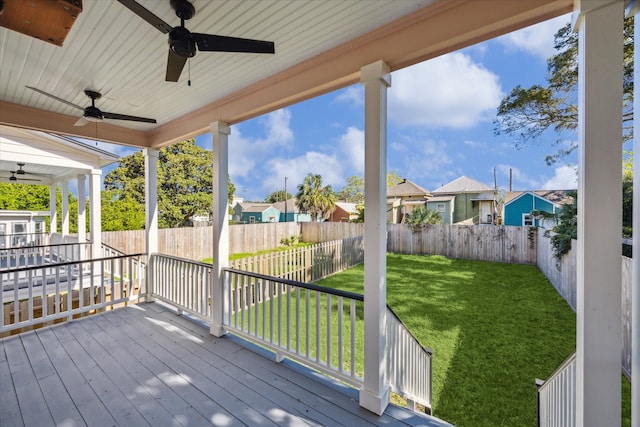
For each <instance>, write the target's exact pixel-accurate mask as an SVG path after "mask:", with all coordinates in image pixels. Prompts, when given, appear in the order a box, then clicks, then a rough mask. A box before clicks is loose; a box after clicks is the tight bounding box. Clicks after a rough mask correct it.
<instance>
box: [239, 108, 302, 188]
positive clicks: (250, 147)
mask: <svg viewBox="0 0 640 427" xmlns="http://www.w3.org/2000/svg"><path fill="white" fill-rule="evenodd" d="M290 121H291V112H290V111H289V110H286V109H283V110H277V111H274V112H273V113H270V114H267V115H266V116H265V117H263V118H262V119H261V120H260V123H262V124H263V125H264V126H265V133H266V137H264V138H245V137H244V136H243V135H242V133H241V127H240V126H238V127H235V128H234V129H233V130H232V132H231V135H229V175H231V178H232V179H237V178H240V177H242V178H247V177H248V176H249V175H250V174H251V173H252V172H253V169H254V168H255V167H256V165H257V164H258V162H262V161H263V160H264V158H265V157H266V156H267V155H268V154H271V153H273V152H274V150H276V149H281V148H288V147H290V146H291V144H292V143H293V140H294V134H293V131H292V130H291V127H290V125H289V124H290Z"/></svg>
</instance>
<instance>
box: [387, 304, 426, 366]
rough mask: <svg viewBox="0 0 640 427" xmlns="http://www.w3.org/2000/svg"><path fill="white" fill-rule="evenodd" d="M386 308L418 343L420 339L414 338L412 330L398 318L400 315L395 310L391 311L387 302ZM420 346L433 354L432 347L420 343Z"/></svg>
mask: <svg viewBox="0 0 640 427" xmlns="http://www.w3.org/2000/svg"><path fill="white" fill-rule="evenodd" d="M387 310H389V313H391V314H392V315H393V317H395V318H396V320H397V321H398V322H400V324H401V325H402V326H403V327H404V328H405V329H406V330H407V332H408V333H409V335H410V336H411V338H413V340H414V341H415V342H417V343H418V344H420V341H419V340H418V338H416V336H415V335H414V334H413V332H411V329H409V328H408V327H407V325H405V323H404V322H403V321H402V319H400V317H399V316H398V315H397V314H396V312H395V311H393V309H392V308H391V306H389V304H387ZM420 347H422V349H423V350H424V351H425V352H426V353H429V354H431V355H432V354H433V349H432V348H429V347H425V346H423V345H422V344H420Z"/></svg>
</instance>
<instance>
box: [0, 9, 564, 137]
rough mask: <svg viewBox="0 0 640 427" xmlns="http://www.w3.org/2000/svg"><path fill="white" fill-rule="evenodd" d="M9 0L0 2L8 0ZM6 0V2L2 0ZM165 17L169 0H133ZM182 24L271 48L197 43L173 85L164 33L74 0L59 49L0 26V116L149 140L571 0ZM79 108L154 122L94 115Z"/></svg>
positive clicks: (469, 38) (251, 16) (234, 117)
mask: <svg viewBox="0 0 640 427" xmlns="http://www.w3.org/2000/svg"><path fill="white" fill-rule="evenodd" d="M10 1H12V0H5V2H10ZM13 1H15V0H13ZM138 1H139V3H140V4H142V5H143V6H144V7H146V8H147V9H149V10H151V11H152V12H153V13H154V14H156V15H157V16H159V17H160V18H162V19H163V20H164V21H166V22H167V23H169V24H171V25H178V22H177V18H176V16H175V14H174V13H173V11H172V10H171V8H170V6H169V1H162V2H160V1H157V0H138ZM193 3H194V6H195V7H196V10H197V13H196V15H195V16H194V17H193V18H192V19H191V20H189V21H187V22H186V26H187V28H189V29H190V30H192V31H194V32H200V33H212V34H219V35H228V36H235V37H244V38H255V39H263V40H272V41H274V42H275V48H276V54H275V55H257V54H237V53H235V54H234V53H210V52H199V53H198V54H197V55H196V56H195V57H194V58H192V60H191V62H190V64H191V81H192V85H191V86H188V85H187V79H188V70H189V65H187V66H185V70H184V72H183V75H182V76H181V78H180V81H179V82H178V83H169V82H165V81H164V73H165V67H166V61H167V51H168V45H167V36H166V35H163V34H161V33H160V32H159V31H157V30H155V29H154V28H153V27H151V25H149V24H147V23H146V22H144V21H143V20H142V19H141V18H139V17H138V16H136V15H134V14H133V13H132V12H131V11H129V10H128V9H126V8H125V7H124V6H123V5H121V4H120V3H118V2H116V1H104V0H84V1H83V11H82V13H81V14H80V15H79V16H78V18H77V22H76V23H75V24H74V26H73V27H72V29H71V31H70V33H69V35H68V37H67V38H66V41H65V42H64V46H63V47H57V46H54V45H52V44H49V43H45V42H43V41H41V40H37V39H34V38H31V37H28V36H26V35H23V34H19V33H17V32H14V31H11V30H8V29H5V28H0V124H7V125H12V126H18V127H27V128H32V129H38V130H45V131H50V132H54V133H61V134H67V135H74V136H79V137H86V138H98V139H101V140H104V141H110V142H114V143H119V144H126V145H133V146H139V147H161V146H164V145H167V144H171V143H174V142H177V141H180V140H182V139H184V138H187V137H192V136H195V135H198V134H201V133H203V132H204V131H206V130H207V129H208V126H209V124H210V123H211V122H213V121H216V120H220V121H225V122H227V123H229V124H234V123H238V122H241V121H243V120H246V119H248V118H251V117H255V116H258V115H260V114H264V113H267V112H269V111H273V110H275V109H278V108H282V107H284V106H287V105H290V104H293V103H295V102H299V101H301V100H304V99H307V98H310V97H313V96H317V95H320V94H322V93H326V92H328V91H331V90H335V89H338V88H341V87H344V86H347V85H349V84H353V83H356V82H357V81H358V78H359V70H360V68H361V67H362V66H363V65H366V64H368V63H371V62H374V61H376V60H379V59H382V60H384V61H385V62H387V63H388V64H389V65H390V67H391V69H392V70H397V69H400V68H403V67H406V66H409V65H412V64H415V63H417V62H420V61H423V60H426V59H429V58H432V57H435V56H438V55H441V54H444V53H447V52H450V51H453V50H456V49H459V48H461V47H464V46H468V45H470V44H473V43H477V42H480V41H483V40H486V39H489V38H492V37H496V36H498V35H501V34H504V33H506V32H510V31H513V30H516V29H518V28H522V27H524V26H528V25H531V24H534V23H536V22H540V21H542V20H546V19H549V18H552V17H554V16H558V15H561V14H564V13H567V12H570V11H571V10H572V6H573V0H525V1H507V0H395V1H393V2H386V1H375V2H372V1H369V0H328V1H314V0H297V1H284V0H262V1H260V2H256V1H250V0H234V1H229V0H211V1H205V0H195V1H194V2H193ZM27 85H28V86H33V87H36V88H38V89H41V90H44V91H47V92H49V93H51V94H53V95H55V96H57V97H60V98H63V99H65V100H68V101H70V102H72V103H74V104H77V105H80V106H87V105H89V103H90V102H89V99H88V98H87V97H86V96H85V95H84V93H83V91H84V90H85V89H92V90H97V91H99V92H101V93H102V95H103V97H102V99H100V100H98V101H97V103H96V104H97V106H98V107H99V108H100V109H102V110H103V111H109V112H116V113H120V114H127V115H135V116H143V117H151V118H155V119H157V121H158V123H157V124H145V123H135V122H124V121H105V122H102V123H99V124H97V125H93V124H92V125H87V126H84V127H75V126H74V123H75V122H76V120H77V119H78V117H79V116H80V115H81V114H82V113H81V111H79V110H76V109H74V108H72V107H70V106H68V105H66V104H64V103H61V102H57V101H55V100H52V99H50V98H48V97H46V96H43V95H41V94H38V93H36V92H34V91H31V90H29V89H26V88H25V86H27Z"/></svg>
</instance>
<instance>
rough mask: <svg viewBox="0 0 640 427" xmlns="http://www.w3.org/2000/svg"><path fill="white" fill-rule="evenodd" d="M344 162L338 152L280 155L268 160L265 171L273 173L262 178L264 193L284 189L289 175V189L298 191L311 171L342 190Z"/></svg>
mask: <svg viewBox="0 0 640 427" xmlns="http://www.w3.org/2000/svg"><path fill="white" fill-rule="evenodd" d="M342 170H343V168H342V164H341V161H340V160H339V157H338V156H337V155H336V154H324V153H319V152H317V151H310V152H307V153H305V154H303V155H301V156H298V157H295V158H284V157H279V158H275V159H271V160H269V161H268V162H267V164H266V168H265V171H271V173H270V174H269V175H267V176H265V177H264V178H263V180H262V190H263V192H264V194H270V193H271V192H273V191H275V190H277V189H282V188H283V187H284V177H285V176H286V177H287V183H288V184H287V191H288V192H289V193H291V194H295V193H296V191H297V190H296V188H297V186H298V184H302V181H303V180H304V177H305V176H307V175H308V174H310V173H314V174H320V175H321V176H322V183H323V184H324V185H327V184H331V186H332V187H333V189H334V190H340V189H341V188H342V186H343V185H344V182H345V180H344V176H343V174H342Z"/></svg>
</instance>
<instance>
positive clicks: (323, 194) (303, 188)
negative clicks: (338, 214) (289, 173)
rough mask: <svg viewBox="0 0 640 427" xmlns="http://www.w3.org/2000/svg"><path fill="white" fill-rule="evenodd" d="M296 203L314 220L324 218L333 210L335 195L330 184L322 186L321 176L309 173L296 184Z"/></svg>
mask: <svg viewBox="0 0 640 427" xmlns="http://www.w3.org/2000/svg"><path fill="white" fill-rule="evenodd" d="M296 199H297V201H296V205H297V206H298V208H300V210H301V211H303V212H309V213H310V214H311V217H312V218H313V219H314V220H315V221H320V220H321V219H326V218H328V217H329V215H330V214H331V212H333V211H334V209H335V205H336V195H335V193H334V192H333V189H332V188H331V186H330V185H326V186H324V187H323V186H322V176H320V175H319V174H313V173H309V175H307V176H306V177H305V178H304V181H303V182H302V184H299V185H298V194H297V195H296Z"/></svg>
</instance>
